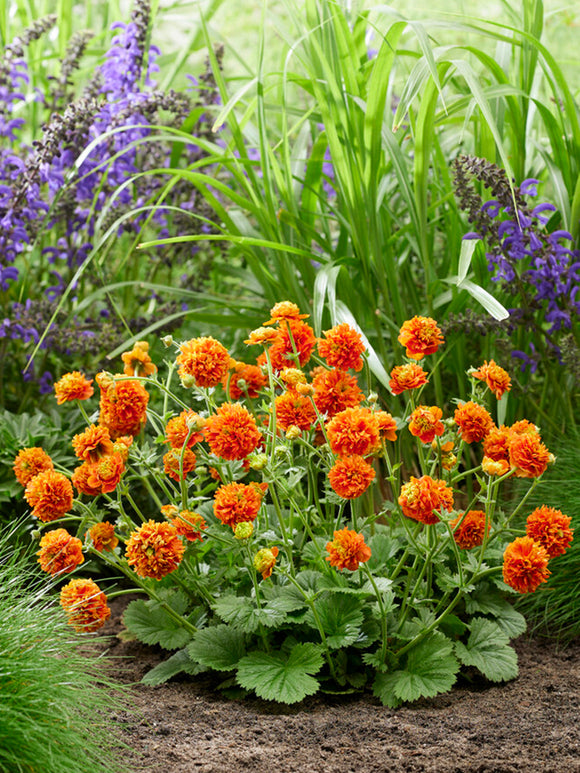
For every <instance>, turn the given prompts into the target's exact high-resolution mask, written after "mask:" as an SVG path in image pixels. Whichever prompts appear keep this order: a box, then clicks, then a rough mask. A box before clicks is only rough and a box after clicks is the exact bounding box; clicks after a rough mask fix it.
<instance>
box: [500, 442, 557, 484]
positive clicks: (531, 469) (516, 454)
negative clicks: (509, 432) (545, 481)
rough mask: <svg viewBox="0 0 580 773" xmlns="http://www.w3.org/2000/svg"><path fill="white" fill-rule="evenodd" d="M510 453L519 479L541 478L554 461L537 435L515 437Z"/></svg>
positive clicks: (512, 464) (511, 462)
mask: <svg viewBox="0 0 580 773" xmlns="http://www.w3.org/2000/svg"><path fill="white" fill-rule="evenodd" d="M509 451H510V464H511V466H512V467H515V468H516V471H515V475H516V477H517V478H539V477H540V475H542V474H543V473H544V472H545V470H546V467H547V466H548V464H549V463H550V461H552V460H553V457H552V455H551V454H550V452H549V451H548V449H547V448H546V446H545V445H544V444H543V443H542V441H541V440H540V436H539V435H538V434H537V433H535V434H532V435H527V434H526V435H514V436H513V437H512V441H511V443H510V447H509Z"/></svg>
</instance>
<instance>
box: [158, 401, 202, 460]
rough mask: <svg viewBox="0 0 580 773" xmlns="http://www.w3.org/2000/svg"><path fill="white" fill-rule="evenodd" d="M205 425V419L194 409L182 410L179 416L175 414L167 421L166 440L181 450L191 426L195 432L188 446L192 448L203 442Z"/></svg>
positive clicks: (172, 446)
mask: <svg viewBox="0 0 580 773" xmlns="http://www.w3.org/2000/svg"><path fill="white" fill-rule="evenodd" d="M204 427H205V419H204V418H202V417H201V416H200V415H199V414H197V413H194V412H193V411H192V410H186V411H181V413H180V414H179V416H174V417H173V418H172V419H169V421H168V422H167V426H166V427H165V436H166V437H167V440H166V441H165V442H166V443H169V444H170V446H171V448H177V449H179V450H181V449H182V448H183V444H184V443H185V440H186V438H187V435H188V433H189V430H190V428H191V429H193V432H192V433H191V435H190V436H189V440H188V441H187V447H188V448H191V446H193V445H195V444H196V443H201V441H202V440H203V431H202V430H203V428H204Z"/></svg>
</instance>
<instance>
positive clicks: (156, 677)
mask: <svg viewBox="0 0 580 773" xmlns="http://www.w3.org/2000/svg"><path fill="white" fill-rule="evenodd" d="M204 670H205V668H204V666H202V665H200V664H199V663H194V662H193V661H192V660H191V658H190V657H189V655H188V654H187V649H183V650H179V651H178V652H175V653H174V654H173V655H171V657H169V658H167V660H164V661H163V663H159V665H157V666H155V668H152V669H151V671H148V672H147V673H146V674H145V676H144V677H143V679H141V683H142V684H147V685H149V686H150V687H154V686H155V685H157V684H164V683H165V682H167V680H168V679H171V677H172V676H176V674H181V673H186V674H191V675H192V676H195V674H199V673H201V672H202V671H204Z"/></svg>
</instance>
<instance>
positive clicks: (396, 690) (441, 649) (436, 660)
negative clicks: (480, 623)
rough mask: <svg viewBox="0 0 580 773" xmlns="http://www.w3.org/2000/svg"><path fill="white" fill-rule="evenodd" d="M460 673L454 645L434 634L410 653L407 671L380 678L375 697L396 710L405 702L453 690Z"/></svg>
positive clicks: (378, 677) (375, 686)
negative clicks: (396, 707)
mask: <svg viewBox="0 0 580 773" xmlns="http://www.w3.org/2000/svg"><path fill="white" fill-rule="evenodd" d="M458 671H459V663H458V662H457V659H456V658H455V656H454V655H453V643H452V642H451V641H449V639H447V638H446V637H445V636H443V634H441V633H432V634H431V635H430V636H428V637H427V638H426V639H424V640H423V641H422V642H421V643H420V644H418V645H417V646H416V647H413V649H411V650H410V651H409V652H408V653H407V658H406V663H405V666H404V668H400V669H398V670H397V671H394V672H392V673H389V674H378V675H377V678H376V679H375V683H374V685H373V693H374V694H375V695H376V696H377V697H378V698H380V700H381V701H382V702H383V703H384V704H385V705H387V706H392V707H395V706H398V705H399V703H400V702H401V701H416V700H417V699H418V698H432V697H434V696H435V695H438V694H439V693H442V692H448V690H450V689H451V688H452V686H453V685H454V683H455V679H456V674H457V672H458Z"/></svg>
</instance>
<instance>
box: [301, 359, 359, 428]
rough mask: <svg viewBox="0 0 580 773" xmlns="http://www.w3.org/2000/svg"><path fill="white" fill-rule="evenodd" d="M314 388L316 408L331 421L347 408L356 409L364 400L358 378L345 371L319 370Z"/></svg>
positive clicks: (314, 381)
mask: <svg viewBox="0 0 580 773" xmlns="http://www.w3.org/2000/svg"><path fill="white" fill-rule="evenodd" d="M312 386H313V387H314V402H315V403H316V407H317V408H318V410H319V411H320V413H326V415H327V416H328V418H329V419H331V418H332V417H333V416H335V415H336V414H337V413H340V411H344V410H345V409H346V408H356V406H357V405H360V404H361V403H362V401H363V400H364V395H363V393H362V392H361V390H360V389H359V385H358V382H357V380H356V377H355V376H351V375H350V373H347V372H346V371H345V370H326V369H325V368H320V369H318V368H317V371H316V375H315V376H314V378H313V380H312Z"/></svg>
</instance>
